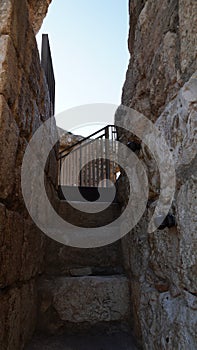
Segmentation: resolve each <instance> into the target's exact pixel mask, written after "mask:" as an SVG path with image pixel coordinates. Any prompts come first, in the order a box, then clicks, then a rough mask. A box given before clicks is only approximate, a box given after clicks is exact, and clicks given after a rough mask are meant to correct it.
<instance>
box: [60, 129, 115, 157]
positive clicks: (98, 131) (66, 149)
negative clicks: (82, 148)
mask: <svg viewBox="0 0 197 350" xmlns="http://www.w3.org/2000/svg"><path fill="white" fill-rule="evenodd" d="M113 126H114V125H113V124H108V125H106V126H104V127H103V128H102V129H100V130H97V131H95V132H94V133H93V134H91V135H89V136H87V137H84V138H83V139H82V140H80V141H77V142H76V143H74V144H73V145H72V146H69V147H67V148H65V149H63V150H62V151H61V152H59V155H61V154H62V153H64V152H67V151H69V149H72V148H73V147H76V146H77V145H79V144H80V143H82V142H84V141H86V140H88V139H90V138H91V137H93V136H95V135H96V134H99V133H100V132H101V131H103V130H105V129H106V128H108V127H113ZM66 155H67V154H66ZM66 155H65V156H66ZM60 158H64V156H63V157H59V159H60Z"/></svg>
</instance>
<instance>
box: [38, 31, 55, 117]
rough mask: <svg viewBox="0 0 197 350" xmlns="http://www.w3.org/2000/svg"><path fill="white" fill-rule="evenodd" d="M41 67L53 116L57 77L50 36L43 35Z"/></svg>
mask: <svg viewBox="0 0 197 350" xmlns="http://www.w3.org/2000/svg"><path fill="white" fill-rule="evenodd" d="M41 66H42V68H43V70H44V73H45V76H46V81H47V84H48V88H49V96H50V101H51V116H53V115H54V113H55V76H54V71H53V62H52V56H51V49H50V44H49V38H48V34H42V51H41Z"/></svg>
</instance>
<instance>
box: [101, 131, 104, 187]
mask: <svg viewBox="0 0 197 350" xmlns="http://www.w3.org/2000/svg"><path fill="white" fill-rule="evenodd" d="M103 158H104V155H103V136H101V180H102V187H104V160H103Z"/></svg>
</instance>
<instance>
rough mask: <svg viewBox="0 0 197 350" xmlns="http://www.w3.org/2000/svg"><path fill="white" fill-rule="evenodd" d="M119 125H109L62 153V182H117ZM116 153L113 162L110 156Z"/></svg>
mask: <svg viewBox="0 0 197 350" xmlns="http://www.w3.org/2000/svg"><path fill="white" fill-rule="evenodd" d="M116 139H117V132H116V127H115V126H114V125H107V126H106V127H104V128H102V129H100V130H98V131H96V132H94V133H93V134H91V135H90V136H88V137H86V138H84V139H82V140H81V141H79V142H77V143H76V144H74V145H72V146H70V147H69V148H66V149H64V150H63V151H61V152H60V153H59V185H61V186H82V187H83V186H85V187H97V186H98V185H99V183H100V182H101V181H102V183H101V185H102V187H108V186H109V182H108V181H106V180H111V181H112V182H113V183H115V182H116V174H117V172H118V171H119V168H118V166H117V164H116V162H115V155H116V154H117V143H116V142H115V141H116ZM112 153H113V157H112V158H113V161H112V160H110V155H112Z"/></svg>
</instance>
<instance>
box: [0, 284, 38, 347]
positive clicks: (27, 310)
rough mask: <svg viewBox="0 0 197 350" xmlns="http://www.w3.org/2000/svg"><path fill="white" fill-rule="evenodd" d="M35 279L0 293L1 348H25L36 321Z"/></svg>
mask: <svg viewBox="0 0 197 350" xmlns="http://www.w3.org/2000/svg"><path fill="white" fill-rule="evenodd" d="M35 303H36V290H35V281H31V282H29V283H28V284H24V285H22V286H21V287H20V288H11V289H9V290H8V291H7V293H5V292H1V293H0V314H1V317H0V348H1V350H13V349H23V348H24V345H25V344H26V343H27V341H28V340H30V338H31V336H32V333H33V331H34V329H35V323H36V308H35Z"/></svg>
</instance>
